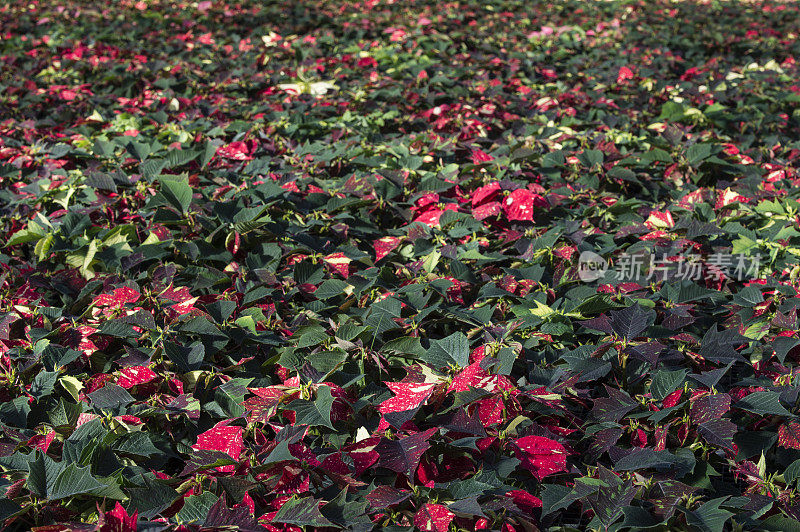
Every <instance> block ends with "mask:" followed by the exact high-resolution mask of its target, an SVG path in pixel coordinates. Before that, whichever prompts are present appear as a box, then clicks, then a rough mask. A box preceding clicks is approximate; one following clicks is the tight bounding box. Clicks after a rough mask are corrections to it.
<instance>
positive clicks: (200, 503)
mask: <svg viewBox="0 0 800 532" xmlns="http://www.w3.org/2000/svg"><path fill="white" fill-rule="evenodd" d="M217 500H219V497H217V496H216V495H214V494H213V493H211V492H209V491H205V492H203V493H202V494H200V495H190V496H188V497H186V498H185V499H184V500H183V508H181V510H180V511H179V512H178V513H177V514H176V515H175V518H176V519H177V521H178V523H181V524H184V525H187V524H192V523H195V524H197V523H202V522H204V521H205V519H206V516H207V515H208V511H209V510H210V509H211V507H212V506H214V503H216V502H217Z"/></svg>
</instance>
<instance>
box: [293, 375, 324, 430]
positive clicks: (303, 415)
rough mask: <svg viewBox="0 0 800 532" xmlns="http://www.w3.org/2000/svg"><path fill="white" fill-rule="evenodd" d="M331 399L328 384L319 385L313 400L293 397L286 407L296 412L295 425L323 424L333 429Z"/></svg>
mask: <svg viewBox="0 0 800 532" xmlns="http://www.w3.org/2000/svg"><path fill="white" fill-rule="evenodd" d="M333 400H334V398H333V395H331V388H330V386H320V387H319V388H317V396H316V398H315V399H314V400H313V401H306V400H305V399H295V400H294V401H292V402H291V403H290V404H289V407H288V408H289V409H290V410H294V411H295V413H296V414H297V418H296V420H295V424H297V425H311V426H323V427H328V428H329V429H331V430H333V425H332V424H331V408H332V406H333Z"/></svg>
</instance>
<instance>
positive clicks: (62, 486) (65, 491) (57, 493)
mask: <svg viewBox="0 0 800 532" xmlns="http://www.w3.org/2000/svg"><path fill="white" fill-rule="evenodd" d="M102 487H103V484H101V483H100V482H98V481H97V479H96V478H94V477H93V476H92V474H91V467H90V466H85V467H78V466H77V465H76V464H69V465H68V466H67V467H65V468H64V470H63V471H62V472H61V474H59V475H58V477H56V479H55V481H54V482H53V484H52V486H48V497H47V498H48V499H50V500H53V501H54V500H58V499H65V498H67V497H71V496H73V495H78V494H81V493H90V492H91V491H93V490H96V489H97V488H102Z"/></svg>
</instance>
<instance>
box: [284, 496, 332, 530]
mask: <svg viewBox="0 0 800 532" xmlns="http://www.w3.org/2000/svg"><path fill="white" fill-rule="evenodd" d="M321 502H322V501H321V500H319V499H315V498H314V497H303V498H299V497H292V498H291V499H289V500H288V501H286V502H285V503H284V504H283V506H281V509H280V510H278V513H277V514H276V515H275V517H274V518H273V519H272V520H273V521H275V522H276V523H286V524H289V525H297V526H313V527H324V526H336V525H335V524H333V523H331V522H330V521H328V520H327V519H325V516H323V515H322V512H320V510H319V505H320V503H321Z"/></svg>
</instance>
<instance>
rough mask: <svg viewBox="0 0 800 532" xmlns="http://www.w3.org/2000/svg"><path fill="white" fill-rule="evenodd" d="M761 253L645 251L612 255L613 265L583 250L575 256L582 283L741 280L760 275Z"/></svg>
mask: <svg viewBox="0 0 800 532" xmlns="http://www.w3.org/2000/svg"><path fill="white" fill-rule="evenodd" d="M760 265H761V256H760V255H759V254H755V255H751V256H745V255H741V254H737V255H733V254H730V253H713V254H711V255H707V256H705V255H700V254H691V253H689V254H680V255H670V256H667V255H664V256H661V257H657V256H655V255H648V254H647V253H636V254H627V253H623V254H622V255H620V256H618V257H615V259H614V262H613V264H609V261H607V260H606V259H604V258H603V257H601V256H600V255H598V254H597V253H595V252H593V251H583V252H582V253H581V254H580V256H579V257H578V277H579V278H580V280H581V281H583V282H585V283H591V282H593V281H597V280H600V279H605V280H607V281H609V282H613V281H616V282H642V281H647V282H651V281H665V280H668V279H671V280H677V279H680V280H688V281H700V280H702V279H705V280H711V281H723V280H725V279H735V280H737V281H744V280H746V279H755V278H757V277H758V275H759V267H760Z"/></svg>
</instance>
